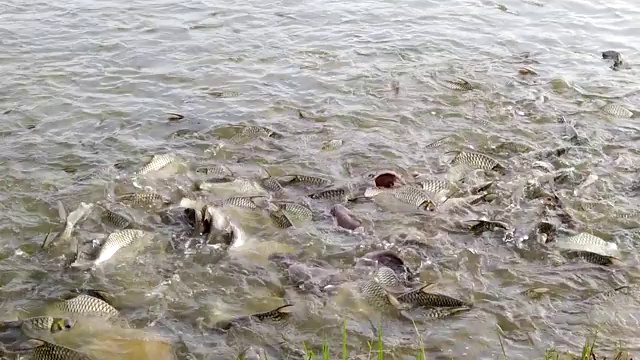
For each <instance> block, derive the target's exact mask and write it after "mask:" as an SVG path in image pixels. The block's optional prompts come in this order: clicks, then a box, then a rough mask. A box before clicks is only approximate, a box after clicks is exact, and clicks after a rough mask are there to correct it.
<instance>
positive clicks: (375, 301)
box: [358, 279, 400, 310]
mask: <svg viewBox="0 0 640 360" xmlns="http://www.w3.org/2000/svg"><path fill="white" fill-rule="evenodd" d="M358 291H359V292H360V294H361V295H362V297H363V298H364V300H365V301H366V302H367V304H369V305H370V306H371V307H374V308H377V309H380V310H397V309H398V307H399V306H400V303H399V302H398V300H397V299H396V298H395V297H394V296H393V295H391V294H389V293H388V292H387V291H386V290H385V289H384V287H383V286H382V285H380V284H379V283H378V282H377V281H376V280H375V279H371V280H369V281H365V282H362V283H360V284H359V286H358Z"/></svg>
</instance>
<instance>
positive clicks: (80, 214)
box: [42, 201, 94, 248]
mask: <svg viewBox="0 0 640 360" xmlns="http://www.w3.org/2000/svg"><path fill="white" fill-rule="evenodd" d="M93 207H94V205H93V204H92V203H89V204H86V203H83V202H81V203H80V205H79V206H78V208H77V209H76V210H74V211H72V212H71V213H70V214H69V215H67V211H66V209H65V208H64V205H63V204H62V202H61V201H58V214H59V216H60V219H62V220H63V221H64V229H63V230H62V231H61V232H60V233H59V234H58V235H57V236H56V237H54V238H53V239H51V240H50V241H49V236H47V237H46V238H45V240H44V242H43V243H42V248H46V247H48V246H50V245H51V244H52V243H54V242H56V241H67V240H69V239H70V238H71V235H72V233H73V230H74V228H75V226H76V225H77V224H78V223H79V222H80V221H82V220H84V219H85V218H86V217H87V215H89V214H90V213H91V211H93Z"/></svg>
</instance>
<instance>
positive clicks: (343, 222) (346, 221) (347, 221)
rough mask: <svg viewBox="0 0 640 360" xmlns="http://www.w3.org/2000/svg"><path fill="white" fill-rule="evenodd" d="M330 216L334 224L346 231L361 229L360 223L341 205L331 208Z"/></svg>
mask: <svg viewBox="0 0 640 360" xmlns="http://www.w3.org/2000/svg"><path fill="white" fill-rule="evenodd" d="M331 215H332V216H333V217H334V218H335V219H336V224H337V225H338V226H340V227H341V228H345V229H348V230H356V229H363V230H364V228H363V227H362V222H361V221H359V220H357V219H356V218H355V217H354V215H353V213H352V212H351V210H349V209H347V208H346V207H344V205H341V204H335V205H334V206H333V207H332V208H331Z"/></svg>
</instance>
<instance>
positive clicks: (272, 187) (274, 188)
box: [261, 176, 284, 193]
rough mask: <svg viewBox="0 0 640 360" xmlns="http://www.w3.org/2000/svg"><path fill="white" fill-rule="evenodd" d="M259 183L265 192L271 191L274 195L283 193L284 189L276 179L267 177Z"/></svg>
mask: <svg viewBox="0 0 640 360" xmlns="http://www.w3.org/2000/svg"><path fill="white" fill-rule="evenodd" d="M261 183H262V187H263V188H265V190H267V191H271V192H275V193H279V192H281V191H284V188H283V187H282V185H281V184H280V182H278V179H276V178H274V177H271V176H269V177H266V178H263V179H261Z"/></svg>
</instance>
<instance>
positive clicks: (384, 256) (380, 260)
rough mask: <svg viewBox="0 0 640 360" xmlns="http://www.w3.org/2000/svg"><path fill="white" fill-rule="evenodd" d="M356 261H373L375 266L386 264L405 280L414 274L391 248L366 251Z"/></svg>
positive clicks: (410, 278)
mask: <svg viewBox="0 0 640 360" xmlns="http://www.w3.org/2000/svg"><path fill="white" fill-rule="evenodd" d="M356 262H364V263H368V262H372V263H373V264H374V265H375V266H384V267H387V268H389V269H391V270H393V271H394V272H395V273H396V275H398V276H399V277H400V278H401V279H403V280H405V281H411V280H412V279H413V278H414V277H416V274H414V273H413V272H412V271H411V270H410V269H409V267H408V266H407V265H405V263H404V261H403V260H402V259H401V258H400V257H399V256H398V255H397V254H396V253H394V252H393V251H391V250H378V251H372V252H369V253H366V254H365V255H364V256H362V257H361V258H359V259H358V260H356Z"/></svg>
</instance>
